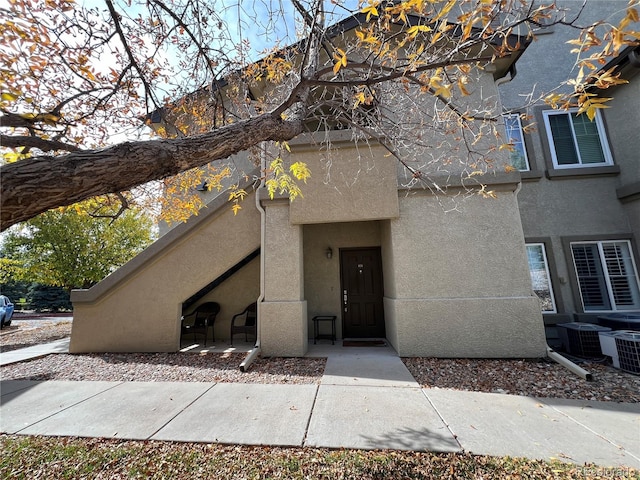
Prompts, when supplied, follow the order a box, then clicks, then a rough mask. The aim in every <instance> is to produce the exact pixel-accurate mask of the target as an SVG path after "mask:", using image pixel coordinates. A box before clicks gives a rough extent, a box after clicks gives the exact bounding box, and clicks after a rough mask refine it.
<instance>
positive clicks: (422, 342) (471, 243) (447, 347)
mask: <svg viewBox="0 0 640 480" xmlns="http://www.w3.org/2000/svg"><path fill="white" fill-rule="evenodd" d="M385 237H388V239H387V241H386V242H385V243H387V244H388V248H389V250H390V252H389V253H388V256H389V257H390V258H389V259H387V260H385V276H386V275H388V274H389V269H391V270H393V276H394V278H395V289H390V290H389V291H387V292H385V317H386V319H387V325H390V326H391V330H390V331H391V335H392V337H391V338H389V340H390V342H391V343H392V344H394V347H395V348H396V350H397V351H398V353H399V354H400V355H423V356H442V357H459V356H462V357H465V356H477V357H494V356H495V357H500V356H524V357H536V356H543V355H544V354H545V341H544V329H543V324H542V317H541V314H540V307H539V303H538V300H537V298H536V297H535V296H534V295H533V292H532V290H531V282H530V279H529V272H528V266H527V263H526V256H525V251H524V238H523V234H522V227H521V223H520V216H519V211H518V205H517V201H516V195H515V193H514V192H509V191H503V192H501V193H500V194H499V195H498V197H497V198H496V199H484V198H482V197H480V196H478V195H476V196H473V197H469V198H467V199H466V200H465V201H464V202H463V203H462V204H461V205H460V208H459V210H458V211H455V212H448V213H447V212H445V211H443V209H442V207H441V205H440V204H439V201H438V199H437V198H435V197H433V196H428V195H419V196H418V195H415V196H408V197H404V198H402V197H401V198H400V218H398V219H394V220H390V221H389V232H388V233H386V232H385Z"/></svg>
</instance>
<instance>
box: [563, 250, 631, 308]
mask: <svg viewBox="0 0 640 480" xmlns="http://www.w3.org/2000/svg"><path fill="white" fill-rule="evenodd" d="M571 254H572V255H573V264H574V268H575V270H576V275H577V277H578V286H579V287H580V296H581V298H582V305H583V306H584V311H585V312H589V311H612V310H613V311H615V310H636V309H638V308H640V289H639V287H638V272H637V270H636V267H635V262H634V260H633V254H632V252H631V244H630V242H629V241H627V240H619V241H615V240H612V241H602V242H574V243H571Z"/></svg>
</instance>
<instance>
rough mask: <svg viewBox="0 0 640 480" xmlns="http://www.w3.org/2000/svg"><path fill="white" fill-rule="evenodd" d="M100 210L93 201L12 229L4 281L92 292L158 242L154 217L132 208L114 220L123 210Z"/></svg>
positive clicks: (7, 240) (5, 250)
mask: <svg viewBox="0 0 640 480" xmlns="http://www.w3.org/2000/svg"><path fill="white" fill-rule="evenodd" d="M95 206H96V202H94V201H92V202H85V203H84V204H80V205H74V206H72V207H70V208H60V209H55V210H51V211H49V212H46V213H43V214H42V215H39V216H37V217H35V218H33V219H31V220H29V221H27V222H24V223H23V224H22V225H20V228H14V229H11V230H9V231H8V232H7V233H6V236H5V239H4V241H3V245H2V258H0V262H1V264H2V272H3V273H2V277H3V278H1V280H2V282H3V283H6V282H8V281H27V282H34V283H41V284H44V285H52V286H60V287H64V288H65V289H67V290H71V289H72V288H89V287H90V286H91V285H93V284H95V283H96V282H98V281H100V280H102V279H103V278H104V277H105V276H107V275H108V274H109V273H111V272H112V271H114V270H115V269H117V268H118V267H120V266H122V265H124V264H125V263H126V262H127V261H129V260H130V259H131V258H133V257H134V256H135V255H137V254H138V253H140V251H142V250H143V249H144V248H145V247H147V246H148V245H149V244H150V243H151V242H152V240H153V231H152V222H151V219H150V218H149V217H148V216H146V215H143V214H140V212H137V211H136V210H135V209H128V210H127V211H126V212H125V213H123V214H122V215H120V216H119V218H117V219H116V220H113V219H112V216H113V214H114V213H115V209H117V208H119V207H117V206H112V207H110V208H105V207H101V208H100V209H99V210H98V211H95ZM88 213H91V214H92V215H93V216H91V215H89V214H88ZM96 214H103V215H104V216H103V217H96Z"/></svg>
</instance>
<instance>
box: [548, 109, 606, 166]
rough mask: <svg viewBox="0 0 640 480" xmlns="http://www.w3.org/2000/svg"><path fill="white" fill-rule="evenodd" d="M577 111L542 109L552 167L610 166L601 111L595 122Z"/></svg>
mask: <svg viewBox="0 0 640 480" xmlns="http://www.w3.org/2000/svg"><path fill="white" fill-rule="evenodd" d="M576 112H577V110H575V109H574V110H569V111H568V112H565V111H558V110H546V111H544V112H543V115H544V123H545V127H546V130H547V136H548V138H549V148H550V150H551V158H552V160H553V166H554V168H576V167H597V166H603V165H613V159H612V157H611V151H610V150H609V145H608V143H607V138H606V135H605V131H604V125H603V123H602V117H601V116H600V112H596V118H595V120H594V121H591V120H589V118H588V117H587V116H586V115H584V114H583V115H576Z"/></svg>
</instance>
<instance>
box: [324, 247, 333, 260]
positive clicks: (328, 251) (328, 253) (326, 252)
mask: <svg viewBox="0 0 640 480" xmlns="http://www.w3.org/2000/svg"><path fill="white" fill-rule="evenodd" d="M324 253H325V255H326V256H327V258H328V259H329V260H331V257H333V250H331V247H327V250H326V251H325V252H324Z"/></svg>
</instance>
